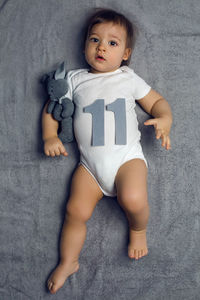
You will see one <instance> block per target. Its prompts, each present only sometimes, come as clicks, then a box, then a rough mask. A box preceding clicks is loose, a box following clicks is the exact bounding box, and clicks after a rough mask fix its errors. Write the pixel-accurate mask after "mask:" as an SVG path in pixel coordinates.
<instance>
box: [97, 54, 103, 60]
mask: <svg viewBox="0 0 200 300" xmlns="http://www.w3.org/2000/svg"><path fill="white" fill-rule="evenodd" d="M96 59H97V60H100V61H104V60H105V58H104V57H103V56H101V55H97V56H96Z"/></svg>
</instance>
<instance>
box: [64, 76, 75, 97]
mask: <svg viewBox="0 0 200 300" xmlns="http://www.w3.org/2000/svg"><path fill="white" fill-rule="evenodd" d="M73 73H74V72H73V71H69V72H67V75H66V80H67V84H68V91H67V93H66V94H65V97H66V98H68V99H70V100H71V101H73V82H72V79H73Z"/></svg>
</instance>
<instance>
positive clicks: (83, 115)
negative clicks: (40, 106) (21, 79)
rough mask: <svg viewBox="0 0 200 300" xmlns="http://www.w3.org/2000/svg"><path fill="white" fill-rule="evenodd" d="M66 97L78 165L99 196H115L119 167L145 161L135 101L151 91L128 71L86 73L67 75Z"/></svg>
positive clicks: (75, 71)
mask: <svg viewBox="0 0 200 300" xmlns="http://www.w3.org/2000/svg"><path fill="white" fill-rule="evenodd" d="M67 80H68V84H69V90H68V92H67V94H66V97H68V98H70V99H71V100H72V101H73V102H74V104H75V113H74V133H75V137H76V141H77V143H78V147H79V151H80V164H82V165H83V166H84V167H85V168H86V169H87V170H88V171H89V172H90V174H91V175H92V176H93V177H94V178H95V180H96V181H97V183H98V185H99V187H100V188H101V190H102V192H103V193H104V194H105V195H107V196H115V195H116V188H115V176H116V174H117V171H118V169H119V167H120V166H121V165H122V164H123V163H125V162H126V161H128V160H130V159H134V158H140V159H143V160H144V161H145V162H146V160H145V158H144V155H143V152H142V148H141V145H140V132H139V130H138V122H137V117H136V113H135V105H136V104H135V100H136V99H141V98H143V97H144V96H145V95H147V94H148V92H149V91H150V89H151V87H150V86H149V85H148V84H147V83H146V82H145V81H144V80H143V79H142V78H140V77H139V76H138V75H136V74H135V73H134V71H133V70H132V69H130V68H129V67H127V66H123V67H120V68H119V69H117V70H115V71H113V72H107V73H95V74H94V73H91V72H89V70H88V69H78V70H72V71H69V72H68V75H67Z"/></svg>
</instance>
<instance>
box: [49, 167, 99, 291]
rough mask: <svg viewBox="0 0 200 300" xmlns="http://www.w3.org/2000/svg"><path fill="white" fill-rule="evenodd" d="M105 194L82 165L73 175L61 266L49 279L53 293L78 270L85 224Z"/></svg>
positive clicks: (63, 234) (61, 247)
mask: <svg viewBox="0 0 200 300" xmlns="http://www.w3.org/2000/svg"><path fill="white" fill-rule="evenodd" d="M102 196H103V194H102V192H101V190H100V188H99V186H98V185H97V183H96V181H95V180H94V178H93V177H92V176H91V175H90V173H89V172H88V171H87V170H86V169H85V168H84V167H83V166H79V167H78V168H77V170H76V172H75V173H74V176H73V179H72V186H71V194H70V198H69V201H68V203H67V207H66V217H65V221H64V225H63V229H62V235H61V244H60V263H59V265H58V266H57V268H56V269H55V270H54V272H53V273H52V274H51V276H50V278H49V280H48V288H49V290H50V292H51V293H52V294H54V293H56V291H57V290H58V289H59V288H61V287H62V286H63V284H64V282H65V280H66V279H67V277H69V276H70V275H71V274H73V273H75V272H76V271H78V268H79V264H78V258H79V254H80V252H81V249H82V247H83V244H84V241H85V238H86V230H87V229H86V222H87V221H88V220H89V218H90V217H91V215H92V212H93V210H94V208H95V206H96V204H97V202H98V201H99V200H100V199H101V198H102Z"/></svg>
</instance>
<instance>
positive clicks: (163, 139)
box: [162, 134, 167, 148]
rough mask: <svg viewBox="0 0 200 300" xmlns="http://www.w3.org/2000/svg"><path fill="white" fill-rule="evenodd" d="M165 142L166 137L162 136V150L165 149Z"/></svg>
mask: <svg viewBox="0 0 200 300" xmlns="http://www.w3.org/2000/svg"><path fill="white" fill-rule="evenodd" d="M166 142H167V137H166V135H164V134H163V135H162V147H163V148H165V146H166Z"/></svg>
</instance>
